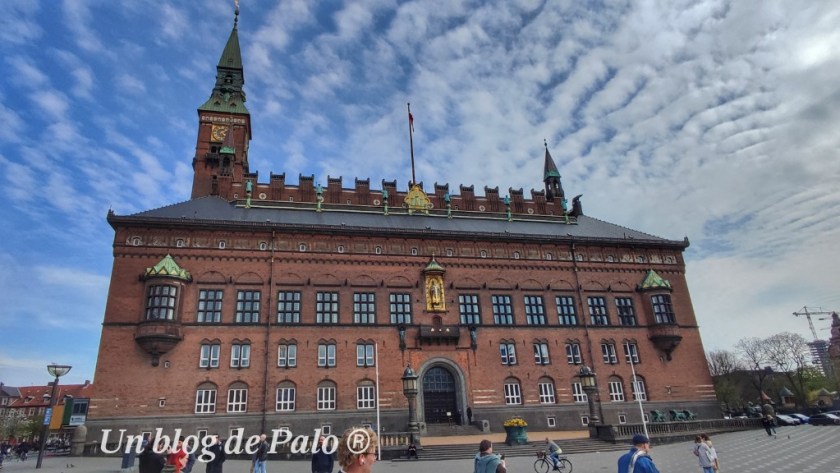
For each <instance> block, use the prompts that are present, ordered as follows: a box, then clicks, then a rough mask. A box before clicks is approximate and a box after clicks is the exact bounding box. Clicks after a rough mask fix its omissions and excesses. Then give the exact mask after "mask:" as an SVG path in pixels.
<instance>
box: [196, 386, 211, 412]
mask: <svg viewBox="0 0 840 473" xmlns="http://www.w3.org/2000/svg"><path fill="white" fill-rule="evenodd" d="M214 412H216V390H215V389H199V390H198V391H196V392H195V413H196V414H212V413H214Z"/></svg>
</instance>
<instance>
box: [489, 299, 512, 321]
mask: <svg viewBox="0 0 840 473" xmlns="http://www.w3.org/2000/svg"><path fill="white" fill-rule="evenodd" d="M490 300H491V302H492V303H493V323H494V324H496V325H511V324H513V304H512V303H511V299H510V296H505V295H493V296H490Z"/></svg>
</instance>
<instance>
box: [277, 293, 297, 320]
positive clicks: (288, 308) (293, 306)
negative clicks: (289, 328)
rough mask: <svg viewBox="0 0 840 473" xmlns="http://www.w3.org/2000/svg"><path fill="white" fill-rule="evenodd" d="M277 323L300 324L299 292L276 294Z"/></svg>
mask: <svg viewBox="0 0 840 473" xmlns="http://www.w3.org/2000/svg"><path fill="white" fill-rule="evenodd" d="M277 323H278V324H299V323H300V291H280V292H278V293H277Z"/></svg>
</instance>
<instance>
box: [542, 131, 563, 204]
mask: <svg viewBox="0 0 840 473" xmlns="http://www.w3.org/2000/svg"><path fill="white" fill-rule="evenodd" d="M543 143H544V144H545V172H544V173H543V182H544V183H545V200H548V201H553V200H554V199H555V198H556V199H557V200H558V201H560V202H562V201H563V200H564V198H565V197H566V195H565V193H564V192H563V184H561V183H560V171H558V170H557V165H556V164H554V159H552V157H551V153H549V152H548V141H546V140H543ZM565 208H566V207H565V205H564V207H563V209H564V210H565Z"/></svg>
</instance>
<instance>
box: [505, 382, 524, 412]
mask: <svg viewBox="0 0 840 473" xmlns="http://www.w3.org/2000/svg"><path fill="white" fill-rule="evenodd" d="M505 404H507V405H509V406H510V405H519V404H522V388H521V386H520V384H519V380H518V379H516V378H508V379H506V380H505Z"/></svg>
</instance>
